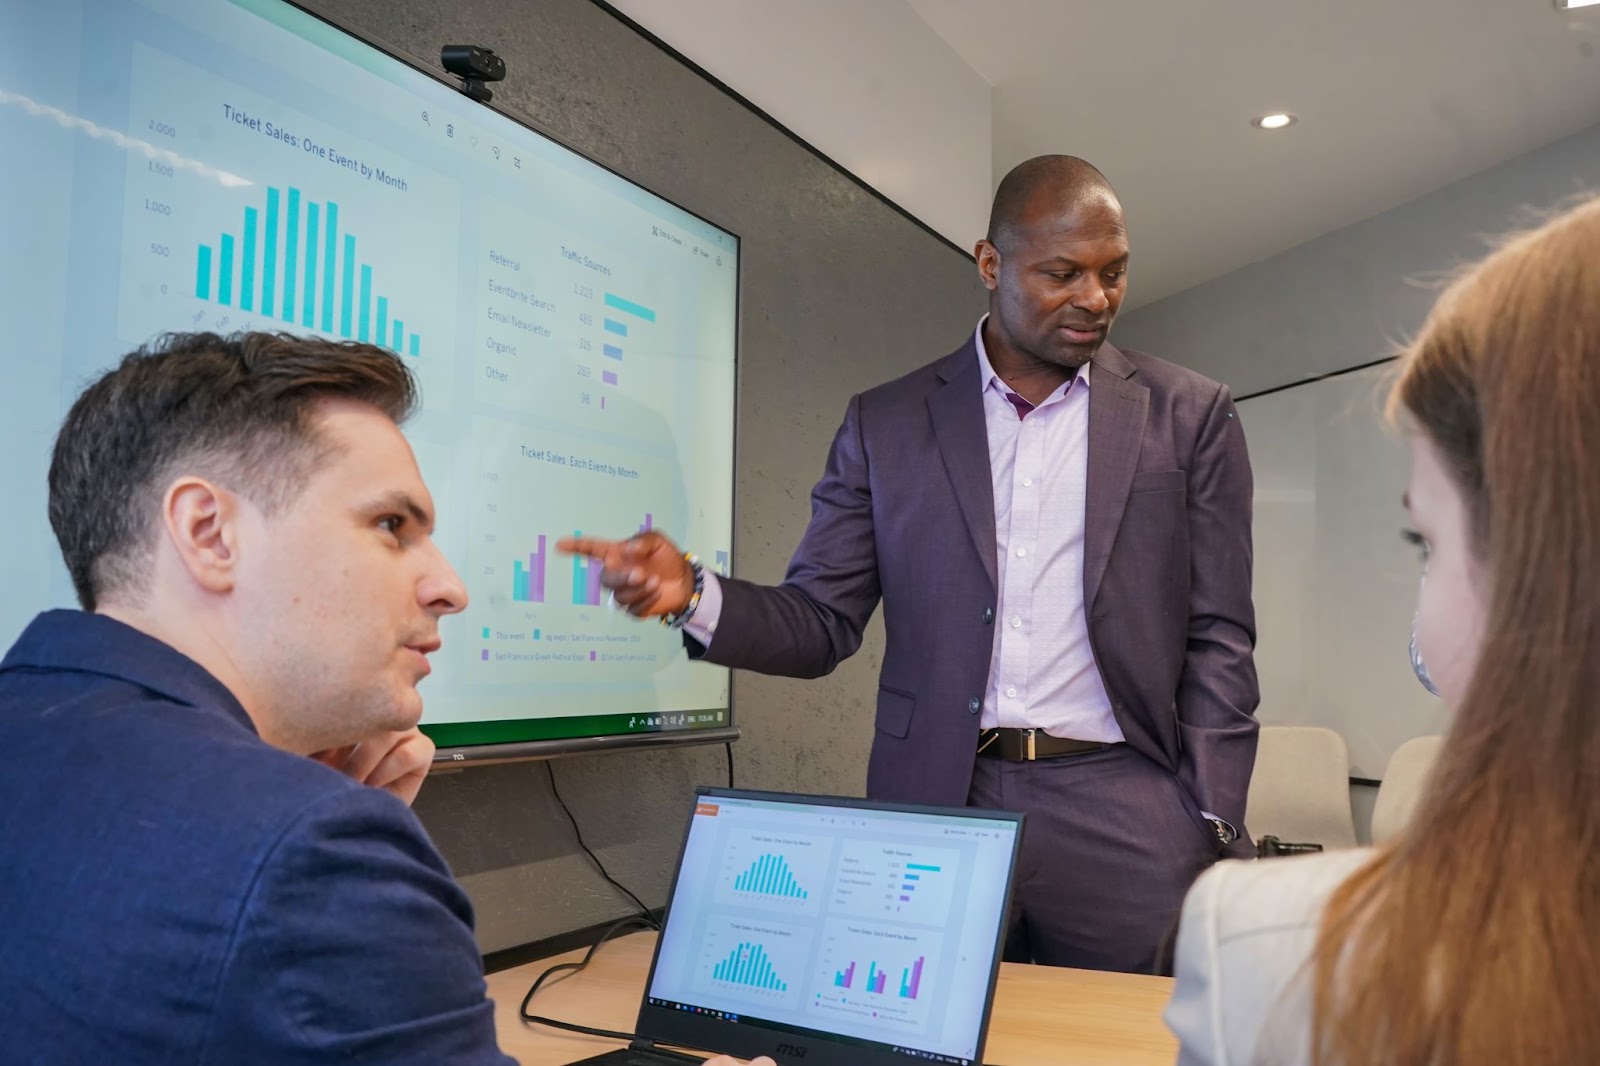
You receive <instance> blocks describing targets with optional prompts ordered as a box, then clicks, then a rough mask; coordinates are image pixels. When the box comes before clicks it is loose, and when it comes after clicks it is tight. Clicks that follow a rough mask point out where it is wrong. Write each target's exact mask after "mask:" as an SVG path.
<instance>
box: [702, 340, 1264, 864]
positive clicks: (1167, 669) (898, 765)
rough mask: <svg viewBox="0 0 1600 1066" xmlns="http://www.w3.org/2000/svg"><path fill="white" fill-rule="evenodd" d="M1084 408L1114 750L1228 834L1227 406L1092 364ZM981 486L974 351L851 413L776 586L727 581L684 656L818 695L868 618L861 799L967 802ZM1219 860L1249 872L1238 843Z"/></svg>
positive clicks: (1235, 727)
mask: <svg viewBox="0 0 1600 1066" xmlns="http://www.w3.org/2000/svg"><path fill="white" fill-rule="evenodd" d="M1094 363H1095V377H1094V385H1093V388H1091V389H1090V390H1089V469H1088V491H1087V503H1086V510H1087V514H1086V522H1085V528H1084V582H1083V584H1084V602H1085V603H1086V604H1087V607H1088V614H1089V639H1090V643H1091V645H1092V646H1093V648H1094V654H1095V661H1096V663H1097V664H1098V665H1099V668H1100V673H1101V676H1102V678H1103V679H1104V681H1105V685H1106V691H1107V693H1108V694H1109V695H1110V697H1111V703H1112V709H1113V711H1114V713H1115V714H1116V718H1117V722H1118V723H1119V724H1120V725H1121V727H1122V732H1123V735H1124V736H1126V738H1127V741H1128V743H1129V745H1131V746H1132V747H1134V748H1136V749H1137V750H1138V751H1140V752H1142V753H1143V754H1144V755H1146V756H1148V757H1149V758H1151V759H1153V760H1154V761H1155V762H1157V763H1159V764H1160V765H1161V766H1164V767H1166V768H1167V769H1168V770H1170V771H1171V772H1172V773H1173V774H1175V775H1176V776H1177V777H1178V779H1179V781H1180V782H1181V783H1182V785H1183V786H1184V788H1185V790H1186V791H1187V792H1188V794H1189V796H1190V798H1192V799H1193V800H1194V802H1195V804H1196V805H1197V806H1198V807H1200V808H1202V809H1204V810H1208V811H1212V812H1214V813H1216V814H1218V815H1220V816H1221V817H1223V818H1226V819H1227V820H1228V821H1230V822H1232V823H1233V824H1234V825H1236V826H1239V827H1241V829H1242V827H1243V825H1244V807H1245V792H1246V789H1247V787H1248V785H1249V781H1250V772H1251V769H1252V767H1253V766H1254V764H1255V750H1256V735H1257V731H1258V726H1257V723H1256V719H1255V710H1256V704H1257V703H1258V702H1259V701H1260V693H1259V690H1258V687H1257V684H1256V671H1255V664H1254V660H1253V658H1252V650H1253V648H1254V645H1255V615H1254V609H1253V607H1252V605H1251V601H1250V576H1251V545H1250V511H1251V475H1250V459H1249V456H1248V454H1247V453H1246V451H1245V442H1244V432H1243V430H1242V429H1241V428H1240V425H1239V420H1238V418H1237V416H1236V414H1235V411H1234V405H1233V401H1232V398H1231V397H1230V396H1229V393H1228V390H1227V389H1226V388H1225V387H1224V386H1222V385H1219V384H1218V383H1216V382H1214V381H1210V380H1208V379H1206V378H1204V377H1202V376H1200V375H1199V374H1196V373H1193V372H1192V371H1189V370H1185V369H1183V368H1182V367H1178V366H1174V365H1173V364H1171V363H1168V362H1165V361H1163V360H1160V359H1156V358H1155V357H1153V356H1149V355H1145V354H1143V353H1141V352H1134V351H1127V352H1124V351H1120V350H1118V349H1116V348H1113V347H1112V346H1110V345H1109V344H1108V345H1102V346H1101V348H1100V351H1099V353H1098V354H1097V355H1096V356H1095V358H1094ZM996 550H997V549H996V536H995V527H994V482H993V478H992V476H991V474H990V470H989V446H988V437H987V433H986V429H985V425H984V415H983V400H982V393H981V381H980V378H979V368H978V358H977V352H976V350H975V348H974V346H973V342H972V341H971V340H968V341H967V343H966V344H964V345H962V347H961V348H960V349H959V350H957V351H956V352H954V353H952V354H950V355H948V356H946V357H945V358H943V359H940V360H938V361H937V362H934V363H930V364H929V365H927V366H925V367H923V368H922V369H920V370H916V371H914V372H912V373H910V374H908V375H906V376H905V377H903V378H899V379H898V380H895V381H891V382H888V383H887V384H884V385H880V386H878V387H877V388H874V389H871V390H869V391H867V392H864V393H861V394H860V395H858V396H856V397H854V398H853V399H852V400H851V401H850V406H849V408H848V409H847V410H846V412H845V417H844V424H843V425H842V426H841V427H840V428H839V432H838V435H837V436H836V437H835V438H834V441H833V448H832V450H831V452H830V453H829V455H828V465H827V469H826V470H825V471H824V472H823V475H822V479H821V480H820V481H819V482H817V485H816V488H815V489H813V490H812V494H811V524H810V525H809V526H808V527H807V528H806V532H805V537H804V538H803V539H802V540H801V542H800V546H799V548H798V549H797V550H796V551H795V554H794V558H793V559H792V560H791V562H790V564H789V572H788V575H787V576H786V577H785V578H784V581H783V584H781V585H779V586H777V587H770V586H764V585H756V584H753V583H751V582H748V581H739V580H724V581H723V582H722V586H723V607H722V615H721V620H720V622H719V624H718V626H717V635H716V639H715V640H714V641H712V644H711V646H710V647H709V648H702V647H701V646H700V645H699V644H697V643H695V642H694V641H692V640H691V641H689V642H688V643H689V650H690V654H691V655H695V656H703V657H704V658H705V659H707V660H708V661H711V662H715V663H719V664H722V665H725V666H732V667H736V668H739V669H744V670H754V671H757V672H760V673H766V674H778V675H782V676H787V677H818V676H821V675H823V674H826V673H828V672H829V671H831V670H832V669H833V668H834V667H835V666H837V665H838V664H839V662H840V661H841V660H843V659H844V658H846V657H847V656H849V655H851V654H852V653H853V652H855V650H856V649H857V648H858V647H859V646H860V644H861V633H862V629H863V628H864V627H865V626H866V624H867V620H868V619H869V618H870V617H871V616H872V612H873V610H874V609H875V608H876V607H877V604H878V601H879V600H880V599H881V600H882V601H883V611H884V631H885V634H886V636H887V639H888V647H887V649H886V650H885V653H884V658H883V669H882V672H881V674H880V676H879V687H878V700H877V730H876V733H875V735H874V738H873V745H872V755H871V759H870V763H869V767H868V772H867V794H868V795H869V796H872V797H874V798H877V799H884V800H892V801H899V802H906V803H931V804H948V805H957V806H959V805H961V804H964V803H965V802H966V798H967V790H968V786H969V785H970V783H971V780H972V767H973V759H974V758H975V749H976V740H977V731H978V714H979V710H980V709H981V702H982V699H983V694H984V692H985V691H986V690H987V687H988V685H987V681H988V673H989V662H990V652H991V649H992V646H993V642H994V639H995V631H994V618H995V612H996V611H997V610H998V606H999V605H998V602H997V601H998V591H997V589H998V586H997V584H996V577H995V572H996V566H997V562H996V558H995V553H996ZM1229 853H1230V854H1239V855H1253V854H1254V849H1253V848H1252V847H1250V845H1249V844H1248V841H1247V840H1246V839H1243V838H1241V840H1240V841H1238V842H1236V843H1235V845H1233V847H1232V848H1230V849H1229Z"/></svg>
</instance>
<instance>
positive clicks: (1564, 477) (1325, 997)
mask: <svg viewBox="0 0 1600 1066" xmlns="http://www.w3.org/2000/svg"><path fill="white" fill-rule="evenodd" d="M1389 412H1390V416H1391V419H1392V420H1393V421H1394V422H1396V423H1397V424H1398V425H1400V426H1401V427H1402V428H1403V430H1404V431H1405V433H1406V436H1407V440H1408V443H1409V445H1410V450H1411V480H1410V484H1409V487H1408V489H1407V493H1406V508H1407V510H1408V512H1409V514H1410V521H1411V524H1412V526H1413V527H1414V533H1411V534H1410V536H1412V537H1413V538H1414V539H1416V541H1417V543H1418V544H1419V546H1420V547H1421V549H1422V552H1423V562H1424V574H1425V579H1424V581H1423V583H1422V589H1421V592H1420V595H1419V598H1418V607H1417V618H1416V630H1415V637H1414V649H1415V653H1416V654H1414V656H1413V659H1414V661H1415V662H1416V664H1417V666H1418V674H1419V677H1420V678H1421V679H1422V680H1423V682H1424V683H1425V684H1428V685H1429V687H1430V688H1432V689H1434V690H1435V691H1437V692H1438V693H1439V694H1440V695H1441V696H1442V697H1443V698H1444V700H1445V701H1446V703H1447V704H1448V705H1449V706H1450V707H1451V709H1452V710H1453V712H1454V715H1453V724H1452V726H1451V728H1450V730H1449V734H1448V736H1447V737H1446V739H1445V741H1444V744H1443V747H1442V749H1441V751H1440V755H1439V758H1438V761H1437V762H1436V763H1435V765H1434V768H1433V771H1432V776H1431V778H1430V781H1429V784H1428V788H1427V790H1426V793H1425V795H1424V797H1423V799H1422V800H1421V802H1420V803H1419V805H1418V807H1417V809H1416V811H1415V813H1414V815H1413V816H1412V819H1411V821H1410V823H1409V824H1408V825H1407V826H1406V828H1405V829H1404V830H1403V832H1401V833H1400V834H1399V835H1398V836H1397V837H1396V838H1395V839H1394V840H1393V841H1391V842H1390V843H1389V844H1388V845H1386V846H1384V847H1382V848H1380V849H1377V850H1363V851H1354V852H1343V853H1330V854H1327V855H1321V856H1313V857H1309V858H1304V859H1273V860H1268V861H1265V862H1259V863H1224V864H1222V865H1220V866H1218V867H1216V868H1214V869H1213V870H1212V871H1210V872H1209V873H1208V874H1207V875H1206V876H1205V877H1203V878H1202V879H1201V880H1200V881H1199V882H1198V883H1197V884H1196V885H1195V887H1194V889H1193V890H1192V892H1191V893H1190V896H1189V899H1188V901H1187V903H1186V904H1185V907H1184V915H1183V924H1182V929H1181V932H1180V934H1179V941H1178V955H1177V985H1176V987H1175V989H1174V992H1173V998H1172V1002H1171V1004H1170V1005H1169V1007H1168V1009H1167V1022H1168V1024H1169V1025H1170V1026H1171V1027H1172V1029H1173V1031H1174V1032H1175V1033H1176V1034H1177V1035H1178V1037H1179V1040H1180V1041H1181V1043H1182V1050H1181V1052H1180V1055H1179V1059H1180V1062H1181V1063H1183V1064H1186V1066H1187V1064H1193V1066H1199V1064H1212V1066H1223V1064H1237V1066H1253V1064H1258V1063H1259V1064H1273V1066H1277V1064H1292V1063H1310V1064H1312V1066H1390V1064H1392V1066H1521V1064H1527V1066H1532V1064H1535V1063H1537V1064H1541V1066H1544V1064H1549V1066H1580V1064H1582V1066H1589V1064H1596V1063H1600V200H1591V201H1589V202H1587V203H1585V204H1582V205H1581V206H1578V207H1576V208H1574V209H1572V210H1570V211H1568V212H1566V213H1565V214H1563V215H1561V216H1559V217H1557V218H1554V219H1552V220H1551V221H1550V222H1548V223H1547V224H1545V225H1544V226H1542V227H1540V228H1539V229H1536V230H1534V231H1532V232H1529V233H1526V234H1523V235H1521V236H1518V237H1516V238H1513V239H1511V240H1509V241H1508V242H1506V243H1505V244H1504V245H1503V246H1501V247H1500V248H1499V249H1498V250H1497V251H1495V252H1494V253H1493V254H1491V255H1490V256H1489V257H1488V258H1486V259H1484V260H1483V261H1482V262H1481V263H1479V264H1477V265H1476V266H1475V267H1473V268H1472V269H1471V270H1470V271H1469V272H1467V273H1466V274H1464V275H1463V276H1462V277H1460V278H1459V279H1458V280H1457V281H1456V282H1455V283H1454V284H1453V285H1452V286H1451V287H1450V288H1449V289H1448V290H1447V291H1446V292H1445V293H1444V295H1443V296H1442V297H1441V298H1440V300H1439V302H1438V304H1437V305H1436V306H1435V307H1434V309H1433V312H1432V313H1431V315H1430V316H1429V318H1428V320H1427V323H1426V324H1425V326H1424V327H1423V330H1422V333H1421V335H1420V337H1419V338H1418V339H1417V340H1416V342H1415V343H1414V344H1412V345H1411V346H1410V348H1409V349H1408V351H1407V352H1406V353H1405V355H1404V356H1403V359H1402V363H1401V369H1400V374H1399V378H1398V381H1397V382H1396V384H1395V385H1394V388H1393V390H1392V392H1391V394H1390V398H1389Z"/></svg>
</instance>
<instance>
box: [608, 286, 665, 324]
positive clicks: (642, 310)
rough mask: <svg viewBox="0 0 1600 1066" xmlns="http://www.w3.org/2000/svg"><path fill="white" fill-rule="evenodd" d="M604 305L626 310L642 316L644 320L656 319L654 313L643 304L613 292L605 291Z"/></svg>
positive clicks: (631, 313) (638, 316)
mask: <svg viewBox="0 0 1600 1066" xmlns="http://www.w3.org/2000/svg"><path fill="white" fill-rule="evenodd" d="M606 306H607V307H615V308H616V309H617V310H618V311H626V312H628V314H630V315H633V316H635V317H637V318H642V319H644V320H645V321H646V322H654V321H655V320H656V313H655V312H654V311H652V310H650V308H648V307H646V306H644V305H643V304H636V303H634V302H633V301H632V300H624V299H623V298H622V297H620V296H618V295H616V294H615V293H610V292H608V293H606Z"/></svg>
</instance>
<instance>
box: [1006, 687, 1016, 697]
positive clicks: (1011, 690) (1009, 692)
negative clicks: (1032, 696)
mask: <svg viewBox="0 0 1600 1066" xmlns="http://www.w3.org/2000/svg"><path fill="white" fill-rule="evenodd" d="M1006 695H1007V696H1010V697H1011V698H1012V699H1015V698H1016V696H1017V686H1015V685H1007V686H1006Z"/></svg>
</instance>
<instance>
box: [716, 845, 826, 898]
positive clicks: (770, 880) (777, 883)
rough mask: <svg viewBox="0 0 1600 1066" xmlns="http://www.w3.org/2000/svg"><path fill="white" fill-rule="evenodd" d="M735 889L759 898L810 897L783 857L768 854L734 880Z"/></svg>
mask: <svg viewBox="0 0 1600 1066" xmlns="http://www.w3.org/2000/svg"><path fill="white" fill-rule="evenodd" d="M733 887H734V888H735V889H736V890H737V891H740V892H751V893H754V894H756V895H759V896H781V897H785V898H787V899H805V898H806V897H807V895H808V893H807V892H806V890H805V889H803V888H801V887H800V885H799V884H798V883H796V881H795V879H794V873H793V871H791V870H790V869H789V864H788V863H787V862H785V861H784V858H783V856H781V855H772V854H770V853H769V854H766V855H763V856H761V858H759V859H757V860H756V861H755V862H753V863H751V864H750V868H749V869H748V870H746V871H745V872H744V873H742V874H740V875H739V876H738V877H736V878H734V881H733Z"/></svg>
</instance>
